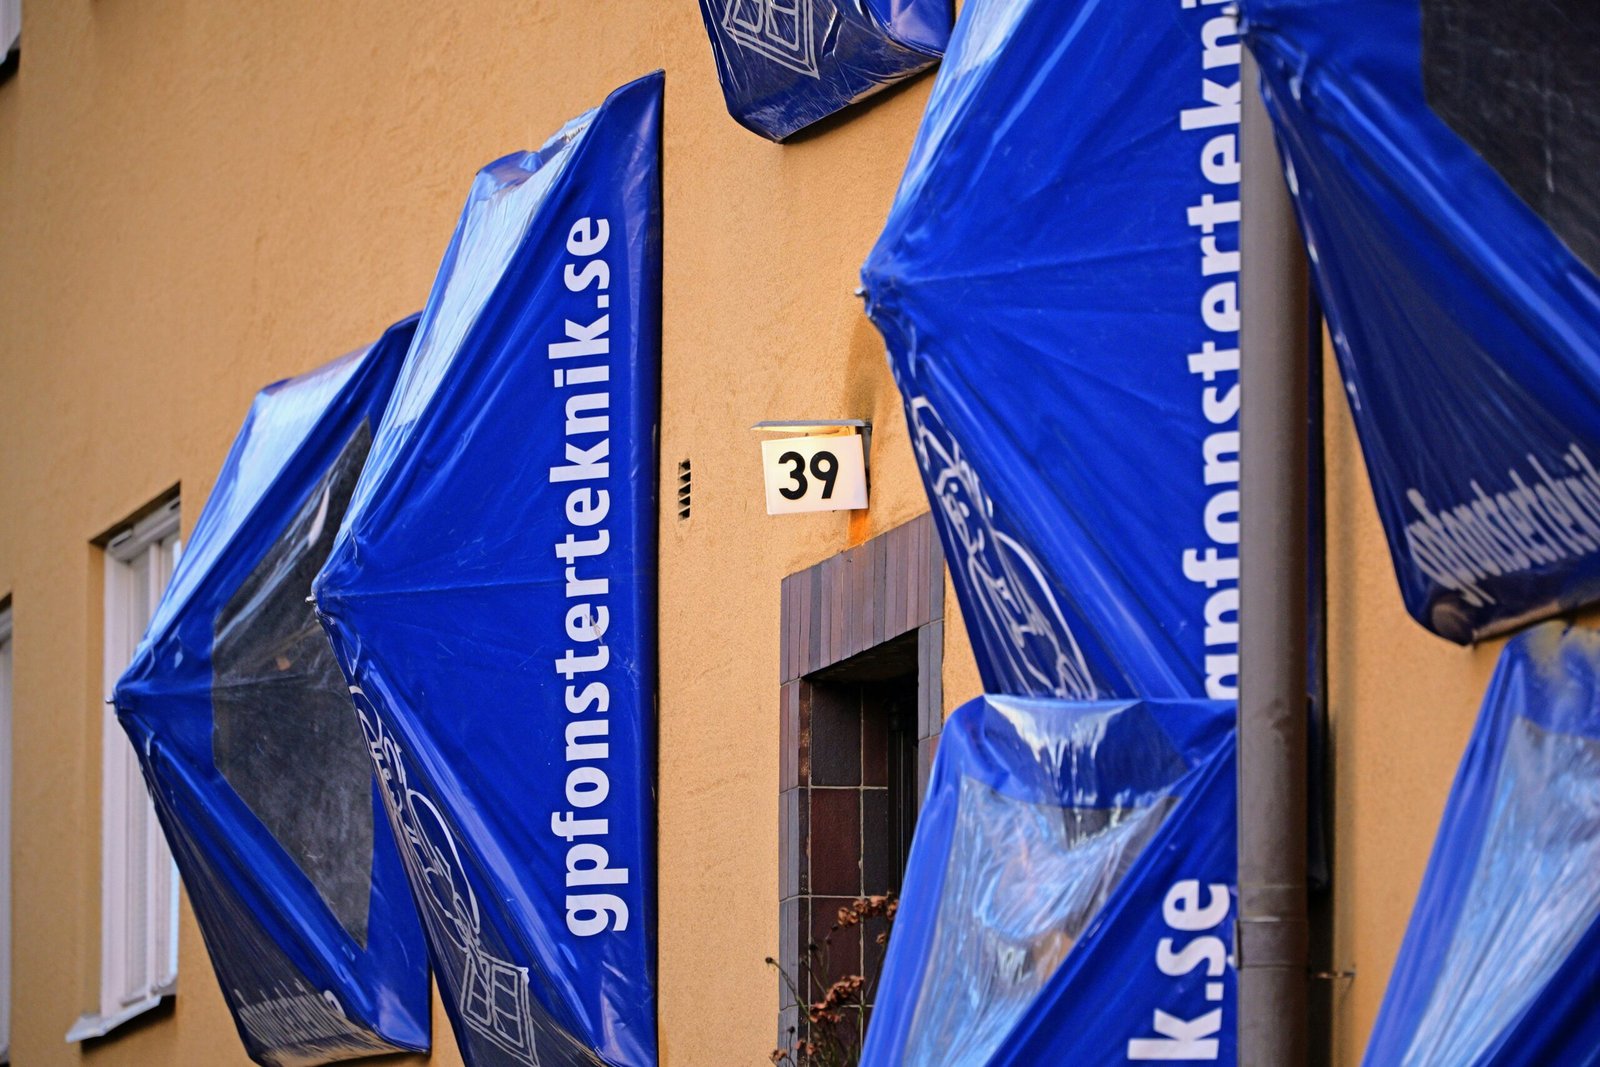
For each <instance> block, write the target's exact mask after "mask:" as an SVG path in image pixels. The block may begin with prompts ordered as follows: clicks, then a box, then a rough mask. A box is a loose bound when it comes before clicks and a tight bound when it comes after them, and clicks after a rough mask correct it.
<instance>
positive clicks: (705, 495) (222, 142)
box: [0, 0, 1496, 1067]
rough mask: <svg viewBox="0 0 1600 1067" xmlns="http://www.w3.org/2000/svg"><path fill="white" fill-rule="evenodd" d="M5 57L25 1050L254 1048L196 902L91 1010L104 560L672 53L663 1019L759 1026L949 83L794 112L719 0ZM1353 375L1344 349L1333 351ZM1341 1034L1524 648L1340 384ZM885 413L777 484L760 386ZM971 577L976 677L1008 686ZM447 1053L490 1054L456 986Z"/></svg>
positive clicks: (9, 576)
mask: <svg viewBox="0 0 1600 1067" xmlns="http://www.w3.org/2000/svg"><path fill="white" fill-rule="evenodd" d="M24 17H25V22H24V30H23V53H22V54H23V58H22V65H21V69H20V71H19V73H18V74H17V76H16V77H14V78H13V79H11V80H10V81H9V82H6V83H4V84H0V595H4V594H5V593H7V592H9V593H11V594H12V595H13V598H14V608H15V625H16V643H15V650H16V694H15V695H16V700H15V704H16V709H17V711H16V714H17V722H16V735H15V766H16V776H15V777H16V780H15V783H14V790H15V792H14V798H15V799H14V811H15V813H16V814H15V829H14V832H13V870H14V872H15V893H14V897H13V899H14V916H13V918H14V924H15V942H14V943H15V948H14V970H13V973H14V975H15V988H14V991H13V997H14V1009H15V1010H14V1013H13V1020H14V1023H13V1037H12V1049H13V1061H14V1062H16V1063H18V1064H22V1065H26V1067H50V1065H57V1064H75V1063H78V1062H80V1060H81V1061H90V1062H93V1063H96V1064H134V1065H191V1064H193V1065H204V1067H212V1065H226V1064H233V1063H243V1062H244V1057H243V1053H242V1051H241V1050H240V1047H239V1044H238V1041H237V1038H236V1037H235V1035H234V1033H233V1029H232V1024H231V1022H230V1020H229V1018H228V1015H227V1012H226V1010H225V1009H224V1007H223V1003H222V999H221V997H220V995H219V993H218V990H217V988H216V983H215V979H214V978H213V977H212V972H211V969H210V966H209V963H208V961H207V960H206V957H205V951H204V947H203V945H202V944H201V941H200V937H199V933H198V930H197V929H196V927H195V925H194V922H193V919H192V917H190V916H189V915H188V914H187V912H186V913H185V917H184V921H183V925H182V930H181V954H182V957H181V964H180V970H181V975H180V979H179V982H180V992H179V995H178V997H177V999H176V1007H175V1010H174V1011H173V1012H171V1013H170V1014H168V1015H165V1016H162V1017H159V1018H156V1019H153V1020H151V1021H149V1022H148V1023H146V1024H144V1025H141V1026H137V1027H135V1028H133V1029H132V1030H131V1031H130V1032H125V1033H121V1034H119V1035H117V1036H115V1037H113V1038H112V1039H109V1040H106V1041H103V1042H99V1043H97V1044H96V1045H95V1046H94V1047H92V1048H87V1047H80V1046H69V1045H67V1044H65V1043H64V1042H63V1040H62V1037H63V1035H64V1034H65V1032H66V1030H67V1027H68V1026H69V1025H70V1024H71V1023H72V1021H73V1020H74V1019H75V1018H76V1017H77V1016H78V1015H79V1014H80V1013H81V1012H83V1011H85V1010H89V1009H90V1008H92V1007H93V1005H94V1003H95V1000H96V984H97V973H98V959H99V935H98V924H99V919H98V915H99V900H98V875H99V796H98V792H99V785H98V782H99V777H98V774H99V763H100V730H99V723H100V715H101V707H100V701H101V699H102V697H103V693H102V692H101V688H102V683H101V678H100V637H99V634H100V625H101V622H100V618H101V607H100V597H101V588H100V582H101V579H100V561H99V555H98V550H96V549H94V548H93V547H92V546H91V543H90V542H91V539H92V538H94V537H95V536H97V535H98V534H100V533H102V532H103V531H105V530H106V529H107V528H109V527H110V526H112V525H113V524H115V523H117V522H119V521H120V520H122V519H123V518H125V517H126V516H128V515H129V514H130V513H131V512H133V511H135V510H136V509H138V508H139V507H141V506H142V505H143V504H145V503H146V502H148V501H150V500H151V499H153V498H154V497H156V496H157V495H158V494H160V493H161V492H162V491H163V490H165V489H167V488H168V487H170V486H172V485H174V484H178V483H181V485H182V491H183V500H184V505H185V506H184V521H185V524H186V526H189V525H192V524H193V520H194V517H195V516H196V515H197V514H198V511H199V505H200V503H201V502H202V501H203V499H204V497H205V494H206V492H207V490H208V489H209V488H210V485H211V483H212V481H213V479H214V478H215V476H216V472H217V469H218V467H219V466H220V464H221V462H222V459H223V456H224V453H225V451H226V448H227V446H228V442H229V441H230V440H231V438H232V436H233V434H234V432H235V430H236V429H237V426H238V424H239V421H240V420H241V419H242V418H243V416H244V413H245V410H246V408H247V405H248V403H249V400H250V397H251V396H252V395H253V393H254V392H255V390H256V389H257V388H259V387H260V386H261V385H263V384H265V383H266V382H269V381H272V380H274V379H277V378H281V377H284V376H286V375H290V374H294V373H298V372H300V371H303V370H306V369H308V368H309V367H311V366H314V365H316V364H318V363H320V362H322V361H324V360H326V359H329V358H331V357H333V356H335V355H337V354H339V353H341V352H344V351H346V350H348V349H351V348H353V347H356V346H357V345H360V344H363V343H365V342H368V341H371V340H373V339H374V338H376V337H377V335H378V333H379V331H380V330H381V329H382V328H383V327H384V326H386V325H387V324H388V323H390V322H391V321H393V320H395V319H397V318H399V317H400V316H402V315H404V314H406V313H408V312H410V311H413V310H415V309H417V308H418V307H419V306H420V305H421V303H422V301H423V300H424V298H425V297H426V295H427V291H428V286H429V284H430V282H431V280H432V276H433V272H434V269H435V267H436V265H437V262H438V257H439V255H440V254H441V253H442V252H443V250H444V247H445V244H446V242H447V241H448V239H449V236H450V232H451V227H452V226H453V224H454V221H455V217H456V214H457V212H458V210H459V207H460V203H461V200H462V198H463V197H464V195H465V192H466V189H467V185H468V183H469V181H470V180H471V177H472V174H473V172H474V171H475V170H476V169H477V167H478V166H480V165H481V164H483V163H485V162H487V161H488V160H490V159H492V158H494V157H496V156H499V155H501V154H503V153H505V152H507V151H510V150H512V149H516V148H529V147H533V146H536V145H537V144H539V143H540V142H541V141H542V140H543V139H544V137H545V136H546V135H547V134H548V133H550V132H552V131H554V130H555V129H556V128H557V127H558V126H559V125H560V123H561V122H562V121H564V120H565V119H566V118H568V117H570V116H571V115H573V114H576V113H577V112H579V111H581V110H583V109H585V108H587V107H590V106H592V105H594V104H597V103H599V102H600V100H601V99H602V98H603V97H604V96H605V94H606V93H607V92H608V91H609V90H610V89H612V88H614V87H615V86H617V85H619V84H620V83H622V82H623V81H625V80H627V79H629V78H631V77H633V76H636V75H638V74H642V73H644V72H646V71H648V70H651V69H654V68H657V67H665V68H666V70H667V72H668V80H667V94H668V95H667V111H666V140H665V153H666V169H665V175H666V176H665V212H666V216H665V256H666V262H665V277H666V282H665V308H664V311H665V315H664V331H665V333H664V352H663V368H662V375H663V381H662V385H663V418H662V428H661V432H662V455H661V460H662V472H661V473H662V481H661V489H662V498H663V501H664V502H670V501H671V500H672V497H673V494H674V492H675V485H676V474H677V466H678V463H679V462H680V461H681V460H683V459H690V460H691V461H692V463H693V469H694V498H693V513H692V517H690V518H689V519H688V520H686V521H681V520H679V519H678V518H677V514H676V509H674V508H671V507H666V508H664V509H663V515H662V519H661V698H660V718H661V773H660V820H661V825H660V835H661V870H660V884H659V890H660V899H661V930H660V945H661V960H660V983H661V1027H662V1048H663V1054H664V1062H665V1063H666V1064H668V1065H670V1067H701V1065H707V1067H716V1065H721V1064H756V1063H762V1062H765V1058H766V1053H767V1050H768V1049H770V1048H771V1045H772V1041H773V1036H774V1031H775V1021H776V1008H777V983H776V981H775V980H774V978H773V976H772V975H771V973H770V972H769V971H768V970H767V968H766V967H765V966H764V965H763V964H762V958H763V957H765V956H766V955H768V954H770V953H772V952H774V951H775V949H776V946H777V869H778V855H777V851H778V836H777V822H778V811H777V803H778V788H777V784H778V747H777V746H778V715H777V708H778V703H777V680H778V674H779V670H778V666H779V665H778V655H779V632H778V609H779V583H780V580H781V579H782V577H783V576H784V575H786V574H788V573H791V572H793V571H796V570H800V569H802V568H804V567H807V566H809V565H811V564H813V563H816V562H817V561H818V560H821V559H823V558H825V557H827V556H829V555H831V554H833V553H835V552H837V551H839V550H841V549H843V548H846V547H848V546H850V545H853V544H858V543H860V542H862V541H863V540H865V539H866V538H868V537H870V536H872V535H874V534H876V533H879V532H881V531H883V530H885V529H888V528H890V527H893V526H895V525H898V524H900V523H902V522H904V521H906V520H908V519H910V518H912V517H913V516H915V515H916V514H918V513H920V512H922V511H924V510H926V508H927V504H926V501H925V499H924V498H923V495H922V490H921V486H920V484H919V482H918V480H917V477H916V473H915V467H914V464H913V462H912V457H911V453H910V449H909V447H908V444H907V439H906V433H905V427H904V420H903V417H902V415H901V413H900V408H899V399H898V397H897V395H896V393H895V390H894V387H893V383H892V381H891V380H890V377H889V373H888V370H887V365H886V362H885V359H884V354H883V348H882V345H881V342H880V341H879V338H878V337H877V335H876V333H875V332H874V330H873V328H872V327H871V325H870V324H869V323H868V322H867V320H866V318H865V317H864V316H863V315H862V314H861V310H860V306H859V302H858V301H857V300H856V299H855V298H854V297H853V296H852V289H853V288H854V286H855V285H856V270H857V267H858V266H859V264H860V262H861V260H862V258H863V257H864V256H865V254H866V252H867V250H868V248H869V247H870V245H871V243H872V241H873V239H874V238H875V236H876V234H877V232H878V229H879V227H880V225H881V223H882V220H883V217H884V214H885V212H886V210H887V208H888V205H889V201H890V198H891V196H892V194H893V190H894V186H895V183H896V181H897V179H898V177H899V173H900V170H901V167H902V164H903V162H904V160H905V156H906V152H907V150H908V148H909V146H910V141H911V137H912V135H913V133H914V131H915V127H916V122H917V119H918V117H919V115H920V112H921V108H922V104H923V101H924V100H925V98H926V95H927V88H928V84H929V83H928V81H927V79H922V80H919V81H916V82H914V83H912V84H911V85H909V86H907V87H904V88H902V89H900V90H898V91H895V92H892V93H890V94H889V95H888V96H887V97H884V98H881V99H879V100H877V101H875V102H873V103H871V104H870V105H868V106H867V107H865V108H859V109H856V110H855V111H854V112H851V113H848V114H847V117H846V118H845V119H844V120H842V121H839V120H834V121H830V122H828V123H826V124H824V126H823V127H822V128H820V129H819V130H817V131H814V132H808V133H807V134H805V135H803V136H802V138H801V139H800V140H798V141H797V142H796V143H793V144H790V145H788V146H783V147H779V146H776V145H772V144H769V143H767V142H765V141H762V140H760V139H759V138H757V137H756V136H754V135H753V134H750V133H747V132H746V131H744V130H742V129H740V128H739V127H738V126H736V125H735V124H734V122H733V121H732V120H731V119H730V118H729V117H728V116H727V114H726V113H725V111H724V110H723V104H722V97H721V93H720V91H719V90H718V87H717V84H716V80H715V74H714V71H713V68H712V61H711V52H710V48H709V46H708V44H707V41H706V39H705V31H704V29H703V27H702V25H701V21H700V17H699V12H698V11H697V10H696V8H695V5H694V4H693V3H692V2H691V0H607V2H605V3H599V2H595V0H585V2H576V0H565V2H558V0H461V2H459V3H452V4H436V3H421V2H414V0H383V2H379V0H346V2H341V3H337V4H333V3H322V4H288V3H280V4H270V5H269V4H223V3H215V2H212V3H202V2H200V0H26V2H25V11H24ZM1329 373H1330V374H1331V373H1333V372H1332V369H1331V366H1330V371H1329ZM1328 392H1329V397H1330V399H1329V408H1328V416H1329V434H1330V481H1329V494H1330V499H1329V528H1330V535H1329V542H1330V544H1329V552H1330V582H1331V586H1330V598H1331V615H1332V621H1331V635H1330V653H1331V657H1332V659H1331V663H1330V676H1331V681H1332V695H1331V703H1332V709H1333V716H1334V719H1335V723H1336V738H1335V742H1334V750H1335V758H1336V764H1337V784H1338V788H1339V792H1340V798H1339V811H1338V816H1337V824H1338V825H1337V830H1338V860H1339V867H1338V875H1337V877H1338V883H1337V884H1338V888H1339V891H1340V893H1341V898H1340V905H1339V914H1338V928H1337V948H1338V959H1337V961H1336V962H1337V965H1338V967H1339V968H1341V969H1354V970H1355V971H1356V972H1357V976H1356V978H1355V979H1354V980H1351V981H1341V982H1339V983H1338V991H1337V1003H1338V1007H1339V1012H1338V1016H1337V1034H1338V1039H1339V1052H1340V1056H1339V1060H1340V1062H1345V1063H1354V1062H1356V1060H1357V1059H1358V1058H1359V1055H1360V1051H1361V1046H1362V1044H1363V1043H1364V1040H1365V1034H1366V1032H1367V1030H1368V1028H1369V1027H1370V1025H1371V1020H1372V1017H1373V1014H1374V1012H1375V1010H1376V1006H1377V1003H1378V1000H1379V998H1380V997H1381V994H1382V991H1383V984H1384V982H1385V980H1386V978H1387V974H1388V969H1389V966H1390V964H1391V962H1392V960H1393V957H1394V953H1395V951H1396V949H1397V947H1398V944H1399V938H1400V935H1401V932H1402V931H1403V929H1404V924H1405V921H1406V917H1407V915H1408V914H1409V910H1410V901H1411V898H1412V895H1413V893H1414V891H1415V888H1416V884H1417V882H1418V880H1419V878H1420V876H1421V871H1422V867H1423V864H1424V862H1425V860H1426V856H1427V851H1428V848H1429V845H1430V843H1431V841H1432V836H1433V830H1434V826H1435V824H1436V822H1437V818H1438V813H1439V810H1440V807H1441V806H1442V803H1443V799H1444V794H1445V789H1446V787H1447V785H1448V782H1449V779H1450V776H1451V774H1452V773H1453V770H1454V766H1455V762H1456V759H1457V758H1458V755H1459V753H1460V750H1461V746H1462V744H1463V742H1464V740H1465V737H1466V734H1467V732H1468V729H1469V728H1470V725H1471V722H1472V719H1473V716H1474V714H1475V710H1476V706H1477V701H1478V698H1479V695H1480V694H1481V692H1482V690H1483V686H1484V684H1485V682H1486V680H1487V677H1488V673H1489V670H1490V668H1491V666H1492V662H1493V655H1494V652H1495V651H1496V650H1495V649H1492V648H1486V649H1479V650H1463V649H1458V648H1455V647H1453V646H1450V645H1448V644H1446V643H1445V642H1443V641H1441V640H1439V639H1437V638H1433V637H1430V636H1429V635H1427V634H1426V633H1424V632H1423V631H1422V630H1421V629H1419V628H1418V627H1416V626H1415V625H1414V624H1412V623H1411V622H1410V621H1409V620H1408V619H1407V618H1406V616H1405V614H1404V612H1403V611H1402V609H1401V604H1400V599H1399V596H1398V593H1397V591H1396V587H1395V582H1394V578H1393V576H1392V574H1391V573H1390V571H1389V567H1388V560H1387V554H1386V550H1385V548H1384V544H1383V539H1382V535H1381V531H1380V530H1379V528H1378V524H1377V519H1376V515H1375V513H1374V511H1373V507H1372V502H1371V497H1370V493H1369V491H1368V489H1367V486H1366V482H1365V475H1364V473H1363V471H1362V469H1361V466H1360V461H1359V454H1358V451H1357V449H1356V445H1355V441H1354V436H1353V434H1352V433H1351V431H1350V427H1349V421H1348V414H1347V412H1346V410H1345V408H1344V401H1343V399H1342V397H1340V396H1339V395H1337V394H1338V392H1339V390H1338V389H1337V388H1330V389H1329V391H1328ZM784 418H790V419H792V418H869V419H871V420H873V423H874V427H875V433H874V435H873V455H872V488H873V506H872V508H871V510H870V511H868V512H865V513H857V514H854V515H850V514H832V515H811V516H796V517H789V518H782V519H772V518H768V517H767V516H766V515H765V513H764V510H763V502H762V495H761V491H760V471H759V464H758V450H757V442H758V437H757V435H755V434H752V433H751V432H750V431H749V429H748V427H749V426H750V424H751V423H753V422H755V421H757V420H760V419H784ZM957 611H958V609H957V605H956V601H955V598H954V596H953V595H947V597H946V613H947V625H946V628H945V633H946V643H947V648H946V666H945V683H944V693H945V700H946V703H947V705H949V706H954V705H955V704H957V703H959V702H961V701H963V700H965V699H966V698H968V697H970V696H973V695H975V694H976V693H977V687H978V682H977V675H976V670H975V669H974V667H973V665H972V663H971V657H970V653H969V652H968V650H967V647H966V644H965V639H964V637H963V636H962V630H961V626H960V623H959V618H958V615H957ZM435 1025H436V1037H437V1044H438V1051H437V1052H436V1053H435V1055H434V1057H433V1062H435V1063H440V1064H456V1063H459V1062H460V1061H459V1057H458V1055H457V1054H456V1052H455V1050H454V1046H453V1043H452V1042H451V1040H450V1036H449V1029H448V1025H447V1024H446V1023H445V1021H444V1017H443V1015H442V1013H440V1012H439V1011H437V1010H436V1012H435Z"/></svg>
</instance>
